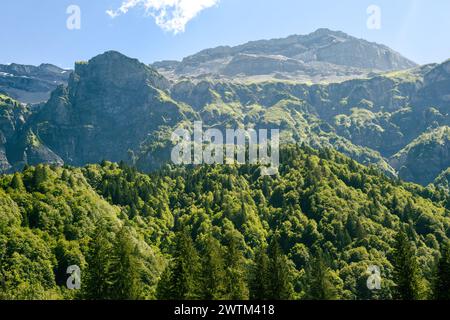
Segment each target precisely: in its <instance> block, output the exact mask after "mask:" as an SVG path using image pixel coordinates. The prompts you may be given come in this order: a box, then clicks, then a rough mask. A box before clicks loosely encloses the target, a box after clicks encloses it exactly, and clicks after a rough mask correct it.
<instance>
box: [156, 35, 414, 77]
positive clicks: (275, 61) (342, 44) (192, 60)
mask: <svg viewBox="0 0 450 320" xmlns="http://www.w3.org/2000/svg"><path fill="white" fill-rule="evenodd" d="M153 66H154V67H155V68H157V69H158V70H159V71H161V72H162V73H163V74H165V75H167V76H169V77H175V78H179V77H185V76H187V77H205V76H212V77H216V78H217V77H219V78H222V77H228V78H252V77H253V78H254V79H258V77H257V76H259V77H260V78H261V79H266V78H286V79H295V80H303V81H313V82H320V81H330V80H337V79H340V80H343V79H348V78H351V77H355V76H358V77H362V76H364V75H367V74H368V73H369V72H372V71H388V70H401V69H409V68H412V67H415V66H416V64H415V63H414V62H412V61H410V60H408V59H406V58H404V57H402V56H401V55H400V54H399V53H397V52H395V51H393V50H391V49H389V48H388V47H386V46H383V45H379V44H376V43H371V42H368V41H365V40H362V39H357V38H354V37H351V36H349V35H347V34H345V33H343V32H338V31H331V30H328V29H319V30H317V31H315V32H313V33H311V34H309V35H304V36H299V35H293V36H290V37H287V38H283V39H272V40H261V41H252V42H249V43H246V44H243V45H240V46H236V47H228V46H222V47H217V48H213V49H206V50H203V51H201V52H199V53H197V54H194V55H192V56H189V57H186V58H184V59H183V60H182V61H181V62H174V61H167V62H164V61H163V62H157V63H155V64H153Z"/></svg>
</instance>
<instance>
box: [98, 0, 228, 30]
mask: <svg viewBox="0 0 450 320" xmlns="http://www.w3.org/2000/svg"><path fill="white" fill-rule="evenodd" d="M219 1H220V0H124V1H123V2H122V5H121V6H120V7H119V8H118V9H117V10H108V11H106V13H107V14H108V15H109V16H110V17H111V18H115V17H117V16H120V15H122V14H126V13H127V12H128V11H129V10H130V9H133V8H135V7H140V8H142V9H144V10H145V12H146V14H148V15H149V16H152V17H153V18H154V19H155V22H156V24H157V25H158V26H159V27H161V28H162V29H164V30H166V31H170V32H173V33H174V34H177V33H179V32H184V31H185V28H186V25H187V23H188V22H189V21H191V20H192V19H193V18H195V17H196V16H197V14H198V13H200V12H201V11H203V10H204V9H207V8H210V7H212V6H214V5H216V4H218V3H219Z"/></svg>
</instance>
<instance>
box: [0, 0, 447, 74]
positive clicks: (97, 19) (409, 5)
mask: <svg viewBox="0 0 450 320" xmlns="http://www.w3.org/2000/svg"><path fill="white" fill-rule="evenodd" d="M123 1H124V0H39V1H36V0H2V1H1V4H0V21H1V27H0V37H1V39H2V46H1V50H0V63H11V62H17V63H26V64H40V63H42V62H49V63H54V64H56V65H59V66H61V67H72V66H73V62H74V61H78V60H88V59H90V58H92V57H93V56H95V55H97V54H99V53H102V52H104V51H107V50H118V51H120V52H122V53H124V54H126V55H128V56H131V57H135V58H138V59H140V60H141V61H143V62H146V63H150V62H153V61H157V60H163V59H181V58H183V57H185V56H187V55H189V54H193V53H196V52H198V51H200V50H202V49H205V48H209V47H214V46H218V45H237V44H241V43H244V42H247V41H250V40H259V39H269V38H279V37H285V36H288V35H291V34H307V33H309V32H312V31H314V30H315V29H317V28H322V27H326V28H330V29H333V30H341V31H344V32H347V33H349V34H351V35H354V36H356V37H359V38H364V39H367V40H370V41H375V42H379V43H383V44H386V45H388V46H389V47H391V48H393V49H395V50H397V51H399V52H400V53H402V54H403V55H405V56H406V57H408V58H410V59H412V60H414V61H416V62H418V63H429V62H442V61H444V60H446V59H448V58H450V41H449V33H450V19H449V14H450V1H448V0H433V1H429V0H428V1H426V0H394V1H393V0H368V1H366V0H339V1H335V0H314V1H306V0H220V1H219V3H218V4H217V5H214V6H211V7H208V8H206V9H204V10H202V11H200V12H198V14H197V16H196V17H194V18H193V19H192V20H190V21H189V22H188V23H187V24H186V25H185V31H184V32H179V33H177V34H174V32H173V30H172V31H168V30H167V29H168V28H167V27H166V30H164V24H161V23H160V25H159V26H158V25H157V24H156V23H155V19H154V17H155V11H154V10H153V11H151V12H152V13H153V16H151V15H149V14H146V12H145V10H144V8H143V7H142V6H139V5H138V6H136V7H133V8H131V9H130V10H129V11H128V12H127V13H126V14H120V15H118V16H117V17H115V18H112V17H111V16H110V15H108V14H107V13H106V11H107V10H113V11H114V10H117V9H119V8H120V7H121V4H122V3H123ZM125 1H130V2H132V1H141V2H146V1H147V3H153V4H155V3H156V4H157V3H159V2H166V3H171V2H172V3H173V2H177V1H181V2H183V1H187V2H192V0H125ZM195 1H204V2H206V3H209V4H210V3H211V2H214V1H216V0H194V2H195ZM197 4H198V3H197ZM69 5H78V6H79V8H80V9H81V29H79V30H69V29H67V27H66V21H67V19H68V17H69V15H68V14H67V13H66V10H67V7H68V6H69ZM370 5H377V6H379V7H380V9H381V29H380V30H369V29H368V28H367V26H366V22H367V19H368V17H369V16H368V14H367V12H366V10H367V8H368V7H369V6H370ZM169 9H170V8H169ZM185 9H186V11H188V13H189V12H190V13H192V12H191V11H189V10H191V9H192V8H189V6H188V7H186V8H185ZM115 12H116V13H117V11H115ZM160 12H161V11H158V12H157V13H160ZM157 13H156V14H157ZM167 14H170V11H167ZM190 16H192V14H191V15H190ZM190 16H189V15H188V17H190ZM169 29H170V28H169Z"/></svg>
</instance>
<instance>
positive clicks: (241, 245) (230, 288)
mask: <svg viewBox="0 0 450 320" xmlns="http://www.w3.org/2000/svg"><path fill="white" fill-rule="evenodd" d="M259 170H260V169H259V168H258V167H257V166H251V165H240V166H221V165H214V166H206V165H205V166H193V167H176V166H172V165H166V166H165V167H164V168H162V169H161V170H159V171H157V172H154V173H150V174H144V173H140V172H138V171H137V170H136V169H134V168H132V167H129V166H127V165H125V164H124V163H120V164H115V163H111V162H106V161H104V162H102V163H101V164H97V165H88V166H85V167H83V168H72V167H67V166H66V167H56V166H55V167H53V166H47V165H38V166H36V167H30V166H26V167H25V168H24V170H23V172H21V173H15V174H13V175H3V176H1V177H0V298H1V299H257V300H259V299H433V298H436V299H448V298H449V297H450V296H449V292H448V291H449V288H450V285H449V284H450V280H449V279H450V275H449V270H450V268H449V266H450V252H449V249H448V246H447V242H448V237H449V235H450V211H449V210H448V208H450V203H449V199H450V198H449V196H448V193H447V191H445V190H444V189H442V190H441V189H436V188H435V187H432V186H430V187H427V188H424V187H422V186H418V185H415V184H409V183H404V182H401V181H399V180H393V179H391V178H388V177H386V176H384V175H383V174H381V173H379V171H378V170H377V169H375V168H371V167H364V166H362V165H360V164H357V163H356V162H355V161H353V160H351V159H349V158H347V157H345V156H343V155H341V154H340V153H338V152H336V151H332V150H329V149H323V150H319V151H317V150H314V149H311V148H309V147H306V146H290V147H285V148H284V149H283V150H282V152H281V166H280V170H279V175H277V176H274V177H268V176H266V177H262V176H261V175H260V174H259ZM70 265H77V266H79V267H80V269H81V289H80V290H69V289H67V288H66V280H67V278H68V277H69V275H68V274H67V273H66V270H67V267H68V266H70ZM369 266H377V267H379V268H380V271H381V278H382V282H381V290H373V291H371V290H369V289H368V287H367V279H368V277H369V276H370V274H369V273H368V272H367V270H368V267H369Z"/></svg>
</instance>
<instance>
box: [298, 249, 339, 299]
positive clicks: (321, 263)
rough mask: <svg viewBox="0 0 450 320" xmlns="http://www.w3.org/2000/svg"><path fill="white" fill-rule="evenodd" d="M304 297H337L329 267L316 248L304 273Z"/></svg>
mask: <svg viewBox="0 0 450 320" xmlns="http://www.w3.org/2000/svg"><path fill="white" fill-rule="evenodd" d="M306 287H307V290H306V299H308V300H334V299H336V298H337V293H336V288H335V287H334V285H333V283H332V281H331V277H330V271H329V267H328V266H327V264H326V263H325V259H324V257H323V253H322V251H321V250H316V254H315V256H314V257H313V259H312V261H311V262H310V264H309V266H308V270H307V274H306Z"/></svg>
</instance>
